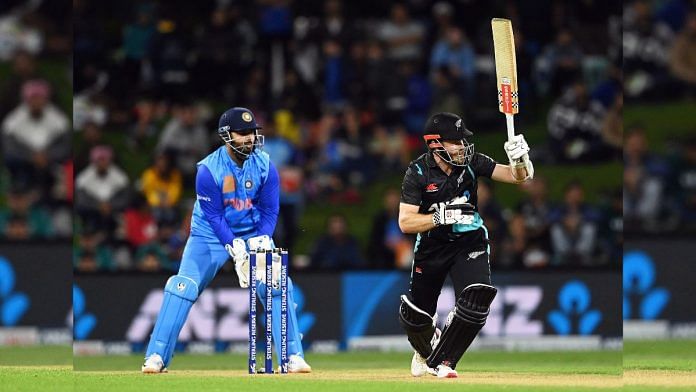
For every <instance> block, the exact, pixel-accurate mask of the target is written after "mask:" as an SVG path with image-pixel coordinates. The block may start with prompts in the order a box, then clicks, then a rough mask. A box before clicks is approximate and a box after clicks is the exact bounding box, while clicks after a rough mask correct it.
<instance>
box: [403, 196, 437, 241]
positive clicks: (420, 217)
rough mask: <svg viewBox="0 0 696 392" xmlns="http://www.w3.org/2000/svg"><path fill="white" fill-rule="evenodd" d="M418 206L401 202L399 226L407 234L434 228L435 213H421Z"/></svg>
mask: <svg viewBox="0 0 696 392" xmlns="http://www.w3.org/2000/svg"><path fill="white" fill-rule="evenodd" d="M418 208H419V207H418V206H414V205H412V204H406V203H400V204H399V228H400V229H401V231H402V232H403V233H405V234H415V233H422V232H424V231H428V230H432V229H434V228H435V227H436V226H435V223H433V214H421V213H419V212H418Z"/></svg>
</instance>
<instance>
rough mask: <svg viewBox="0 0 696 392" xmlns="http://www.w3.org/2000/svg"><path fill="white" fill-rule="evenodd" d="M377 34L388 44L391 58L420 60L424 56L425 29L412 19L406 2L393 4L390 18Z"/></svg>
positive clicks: (388, 55)
mask: <svg viewBox="0 0 696 392" xmlns="http://www.w3.org/2000/svg"><path fill="white" fill-rule="evenodd" d="M377 36H378V37H379V39H380V40H381V41H382V42H384V43H385V44H386V46H387V57H388V58H389V59H392V60H396V61H404V60H418V59H419V58H420V57H421V56H422V50H423V49H422V47H421V45H422V43H423V39H424V38H425V29H424V28H423V26H422V25H421V23H419V22H417V21H413V20H411V17H410V16H409V12H408V9H407V8H406V5H405V4H401V3H396V4H394V5H392V7H391V15H390V19H389V20H388V21H386V22H384V23H383V24H382V26H381V27H380V28H379V30H378V32H377Z"/></svg>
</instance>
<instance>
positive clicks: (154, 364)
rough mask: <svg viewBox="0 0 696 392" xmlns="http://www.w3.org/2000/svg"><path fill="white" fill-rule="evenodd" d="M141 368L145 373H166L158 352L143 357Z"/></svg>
mask: <svg viewBox="0 0 696 392" xmlns="http://www.w3.org/2000/svg"><path fill="white" fill-rule="evenodd" d="M141 370H142V372H143V373H145V374H153V373H167V368H166V367H164V361H162V357H161V356H160V355H159V354H152V355H150V356H149V357H147V358H145V363H144V364H143V367H142V368H141Z"/></svg>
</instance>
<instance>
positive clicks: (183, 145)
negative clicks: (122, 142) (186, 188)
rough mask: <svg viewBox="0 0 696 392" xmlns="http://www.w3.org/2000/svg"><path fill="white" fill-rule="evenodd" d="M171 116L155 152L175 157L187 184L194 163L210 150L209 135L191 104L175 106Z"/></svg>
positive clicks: (192, 173) (193, 173)
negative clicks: (166, 153) (164, 152)
mask: <svg viewBox="0 0 696 392" xmlns="http://www.w3.org/2000/svg"><path fill="white" fill-rule="evenodd" d="M173 115H174V117H173V118H172V119H171V120H170V121H169V122H168V123H167V125H165V126H164V130H163V131H162V134H161V135H160V139H159V142H158V143H157V151H158V152H163V151H167V152H169V153H172V154H174V155H175V156H176V160H177V164H178V168H179V170H180V171H181V173H182V174H183V176H184V179H185V180H186V183H187V184H188V183H190V182H191V181H192V180H193V178H194V176H195V174H196V162H198V160H199V159H200V158H201V157H202V156H205V154H206V153H207V152H208V149H209V148H210V134H209V133H208V132H207V131H206V129H205V127H204V126H203V124H202V123H201V121H200V119H199V115H198V109H197V108H196V107H195V106H194V105H193V104H191V103H179V104H175V106H174V109H173Z"/></svg>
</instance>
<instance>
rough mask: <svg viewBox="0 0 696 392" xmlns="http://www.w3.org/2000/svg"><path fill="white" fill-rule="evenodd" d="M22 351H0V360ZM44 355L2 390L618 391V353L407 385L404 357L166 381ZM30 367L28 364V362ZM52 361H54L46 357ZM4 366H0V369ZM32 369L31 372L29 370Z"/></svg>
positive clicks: (553, 356) (477, 369)
mask: <svg viewBox="0 0 696 392" xmlns="http://www.w3.org/2000/svg"><path fill="white" fill-rule="evenodd" d="M22 350H23V349H16V348H15V349H7V348H5V349H2V348H0V358H7V357H8V356H14V355H15V354H16V353H17V352H18V351H22ZM49 351H50V350H48V349H45V348H44V349H43V350H32V352H31V353H27V352H24V353H21V354H19V355H20V356H22V357H24V358H25V360H23V361H22V362H21V365H22V367H0V380H1V382H2V384H1V385H3V387H7V388H9V389H8V390H13V391H14V390H18V391H19V390H26V391H29V390H31V391H35V390H73V389H74V390H79V391H83V390H87V391H89V390H98V391H100V392H101V391H143V390H166V391H179V390H181V391H190V390H191V389H192V388H193V389H195V390H199V389H205V390H207V391H217V390H219V391H222V390H225V391H230V390H232V391H270V390H281V389H282V390H287V391H299V390H302V391H322V392H324V391H338V390H352V391H393V390H398V391H400V392H401V391H403V392H405V391H431V390H452V387H453V386H454V385H453V384H457V385H456V387H457V388H456V390H464V391H499V390H505V391H586V390H593V389H597V388H603V389H615V390H618V389H620V387H621V386H622V380H621V353H620V352H617V351H605V352H556V353H501V352H475V353H468V354H466V355H465V357H464V359H463V360H462V362H461V363H460V364H459V366H458V369H457V370H458V371H459V375H460V376H459V378H458V379H449V380H438V379H437V378H435V377H422V378H413V377H411V376H410V374H409V366H410V361H411V356H410V355H409V354H404V353H398V354H397V353H351V354H334V355H329V354H321V355H318V354H317V355H308V360H309V361H310V363H311V365H312V366H313V367H314V369H315V371H314V373H312V374H304V375H299V374H290V375H273V376H270V375H261V374H259V375H255V376H250V375H248V374H246V371H245V369H246V356H244V355H184V354H181V355H178V356H177V357H176V358H175V360H174V362H173V364H172V367H171V371H170V372H169V373H168V374H159V375H143V374H140V371H139V369H140V365H141V362H142V358H141V357H139V356H111V357H77V358H75V359H74V367H75V370H76V372H75V373H72V372H71V371H70V367H69V366H70V361H69V360H68V361H66V362H65V363H63V364H62V365H63V366H60V365H61V364H57V363H56V362H55V361H50V362H48V363H44V362H42V359H41V358H42V357H43V356H44V354H46V355H50V354H49ZM32 355H33V356H35V360H34V361H33V363H32V361H30V357H31V356H32ZM52 355H53V356H55V355H56V354H52ZM8 363H9V361H7V360H4V359H3V360H0V365H7V364H8ZM31 365H34V366H33V367H30V366H31Z"/></svg>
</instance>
